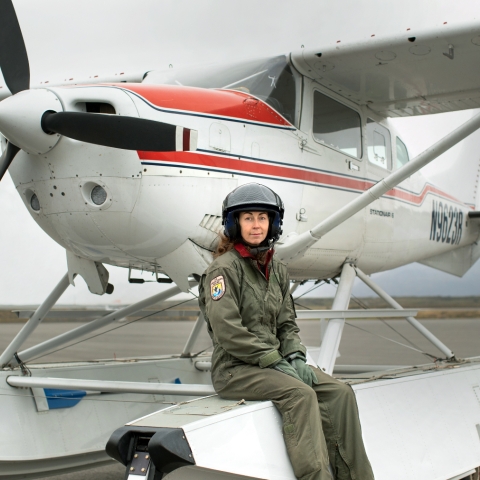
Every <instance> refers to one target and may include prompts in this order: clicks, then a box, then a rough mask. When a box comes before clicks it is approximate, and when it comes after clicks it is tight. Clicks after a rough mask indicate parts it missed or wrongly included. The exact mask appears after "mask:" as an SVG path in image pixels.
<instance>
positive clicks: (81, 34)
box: [0, 0, 480, 305]
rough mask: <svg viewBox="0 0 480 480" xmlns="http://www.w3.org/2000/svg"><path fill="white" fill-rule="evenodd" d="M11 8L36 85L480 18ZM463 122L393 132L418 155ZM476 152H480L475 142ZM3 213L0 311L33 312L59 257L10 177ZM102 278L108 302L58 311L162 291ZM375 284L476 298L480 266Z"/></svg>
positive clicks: (215, 7) (58, 271)
mask: <svg viewBox="0 0 480 480" xmlns="http://www.w3.org/2000/svg"><path fill="white" fill-rule="evenodd" d="M14 4H15V7H16V9H17V14H18V17H19V21H20V24H21V27H22V30H23V32H24V37H25V41H26V44H27V50H28V54H29V58H30V67H31V72H32V82H33V83H36V82H40V81H45V80H50V81H51V82H55V81H62V80H63V79H64V78H72V77H75V78H86V77H89V76H90V75H102V74H112V73H118V72H137V71H138V72H144V71H147V70H150V69H166V68H168V66H169V65H170V64H171V65H174V66H175V67H179V66H185V65H189V64H206V63H213V62H225V61H228V62H232V61H235V60H238V59H243V58H254V57H260V56H266V55H274V54H278V53H287V52H289V51H292V50H298V49H299V48H301V47H302V46H304V47H305V48H317V47H319V48H321V47H322V46H324V45H330V44H332V43H335V42H336V41H337V40H342V41H343V42H349V41H355V40H361V39H364V38H369V37H370V36H371V35H372V34H375V35H376V36H377V37H379V36H382V35H388V34H390V33H391V32H397V31H398V32H399V31H404V29H406V28H410V29H411V31H412V32H413V33H415V31H416V29H417V30H418V29H420V28H421V27H422V23H423V22H428V26H429V27H431V28H434V27H436V26H438V25H441V24H443V22H444V21H447V20H448V22H449V23H455V22H460V21H469V22H471V21H472V20H474V19H475V18H478V15H479V9H480V4H479V2H476V1H473V0H471V1H464V0H460V1H458V0H457V1H456V2H455V8H452V2H451V1H442V0H436V1H435V2H434V5H435V8H434V9H432V1H431V0H420V1H419V0H415V1H412V0H404V1H402V2H396V1H393V0H390V1H388V0H381V1H377V0H366V1H358V0H355V1H351V0H343V1H341V2H332V1H328V2H327V1H319V0H315V1H296V2H291V1H289V0H262V1H261V2H259V1H258V0H242V1H237V0H229V1H228V2H226V1H220V0H218V1H200V0H199V1H191V0H190V1H187V0H172V1H157V0H155V1H153V0H151V1H146V0H137V1H136V2H122V1H119V0H102V1H98V0H95V1H92V0H82V2H66V1H64V0H63V1H62V0H50V1H48V0H47V1H46V0H43V1H42V2H38V1H35V0H22V1H21V2H18V1H17V2H14ZM0 14H1V12H0ZM0 84H3V78H2V77H1V75H0ZM470 116H471V113H469V112H461V113H453V114H447V115H442V116H439V115H437V116H435V117H432V118H414V119H401V120H398V121H396V125H397V127H398V128H399V129H400V131H401V132H402V136H403V138H404V140H405V141H406V143H407V144H408V146H409V149H410V152H411V153H419V152H420V151H422V150H423V149H424V148H426V147H428V146H429V145H430V144H431V143H433V142H434V141H435V140H437V139H438V138H441V136H442V135H444V134H446V133H448V132H449V131H451V130H452V129H453V128H454V127H455V126H457V125H459V124H460V123H462V122H463V121H465V120H466V119H468V118H469V117H470ZM476 144H477V145H480V139H479V141H478V142H476ZM470 150H473V149H472V148H470V147H469V149H468V153H469V161H477V162H478V155H479V154H478V153H476V152H479V151H480V149H478V148H477V149H476V151H475V150H473V152H470ZM460 151H462V150H461V147H459V149H458V150H456V152H452V154H451V155H450V157H449V158H445V159H444V160H443V162H442V161H439V162H437V163H436V164H435V165H432V166H431V167H428V168H427V172H426V173H427V174H429V175H434V176H435V175H436V174H437V175H436V180H438V181H441V176H439V175H438V174H439V173H441V172H445V170H446V169H448V168H450V166H451V165H452V162H457V161H458V158H459V157H460V155H458V153H459V152H460ZM475 155H476V157H475ZM461 168H463V164H462V167H461ZM465 171H467V169H465ZM443 177H444V178H445V177H446V175H445V174H444V175H443ZM451 186H452V185H450V187H451ZM454 188H456V189H457V190H458V191H460V192H461V191H462V189H463V183H462V182H461V181H459V180H457V184H456V185H454ZM0 205H1V209H0V266H1V269H2V273H1V275H0V305H12V304H24V305H25V304H36V303H39V302H41V301H42V300H43V299H44V298H45V296H46V295H48V293H49V292H50V291H51V289H52V288H53V286H54V285H55V284H56V283H57V282H58V281H59V279H60V278H61V277H62V275H63V274H64V273H65V271H66V260H65V252H64V251H63V249H62V248H61V247H59V246H58V245H57V244H55V242H53V240H51V239H50V238H49V237H48V236H47V235H46V234H45V233H44V232H43V231H42V230H41V229H40V228H39V227H38V226H37V224H36V223H35V222H34V221H33V219H32V218H31V217H30V214H29V213H28V212H27V211H26V209H25V207H24V206H23V203H22V202H21V200H20V197H19V196H18V194H17V193H16V192H15V189H14V187H13V183H12V181H11V179H10V177H9V175H7V176H6V177H5V178H4V179H3V181H2V182H1V184H0ZM108 269H109V270H110V272H111V278H112V280H111V282H112V283H114V285H115V293H114V294H113V295H111V296H107V295H104V296H103V297H98V296H93V295H91V294H89V292H88V291H87V289H86V287H85V284H84V282H83V280H82V279H78V280H77V287H75V288H72V287H69V289H68V290H67V292H66V293H65V295H64V296H63V297H62V298H61V303H66V304H73V303H77V304H85V303H87V304H88V303H90V304H98V303H131V302H132V301H135V300H139V299H141V298H144V297H146V296H148V295H150V294H152V293H156V292H157V291H158V290H159V288H161V287H160V286H158V285H157V284H155V283H150V284H144V285H129V284H128V283H127V274H126V271H125V270H123V269H118V268H114V267H110V266H108ZM374 278H375V279H376V280H377V281H378V282H379V283H380V284H381V285H382V286H383V287H384V288H386V289H387V290H388V291H389V292H390V293H391V294H393V295H438V294H441V295H478V294H479V293H480V288H479V285H480V264H477V265H476V266H474V267H473V268H472V269H471V271H470V272H468V273H467V274H466V275H465V277H464V278H463V279H458V278H455V277H452V276H451V275H447V274H443V273H441V272H438V271H436V270H433V269H430V268H427V267H423V266H421V265H409V266H406V267H402V268H400V269H397V270H395V271H391V272H384V273H380V274H376V275H374ZM355 292H356V293H357V294H359V295H363V294H367V292H368V291H367V290H366V289H361V288H356V290H355ZM312 293H313V292H312ZM332 293H333V292H332V291H331V290H328V289H323V290H320V291H318V290H317V291H315V294H320V295H327V296H328V295H331V294H332Z"/></svg>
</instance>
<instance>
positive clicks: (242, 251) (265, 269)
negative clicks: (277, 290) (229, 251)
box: [234, 243, 274, 280]
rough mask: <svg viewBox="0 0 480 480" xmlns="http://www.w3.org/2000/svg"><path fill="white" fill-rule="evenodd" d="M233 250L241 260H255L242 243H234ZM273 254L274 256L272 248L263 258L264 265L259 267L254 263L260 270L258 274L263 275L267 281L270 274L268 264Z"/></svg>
mask: <svg viewBox="0 0 480 480" xmlns="http://www.w3.org/2000/svg"><path fill="white" fill-rule="evenodd" d="M234 248H235V250H236V251H237V252H238V253H239V254H240V255H241V256H242V257H243V258H252V259H255V256H254V255H252V254H251V253H250V250H248V248H247V247H246V246H245V245H244V244H243V243H236V244H235V246H234ZM273 254H274V250H273V248H271V249H270V250H268V252H267V255H266V257H265V265H261V264H259V263H258V262H256V263H257V267H258V269H259V270H260V272H262V273H263V274H264V276H265V278H266V279H267V280H268V277H269V273H270V269H269V265H270V262H271V261H272V258H273Z"/></svg>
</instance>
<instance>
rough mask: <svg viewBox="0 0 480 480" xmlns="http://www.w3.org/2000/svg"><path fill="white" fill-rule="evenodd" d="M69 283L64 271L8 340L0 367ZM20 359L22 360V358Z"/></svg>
mask: <svg viewBox="0 0 480 480" xmlns="http://www.w3.org/2000/svg"><path fill="white" fill-rule="evenodd" d="M69 285H70V282H69V280H68V273H66V274H65V275H64V276H63V277H62V279H61V280H60V282H58V285H57V286H56V287H55V288H54V289H53V291H52V293H50V295H49V296H48V297H47V298H46V299H45V301H44V302H43V303H42V304H41V305H40V306H39V307H38V308H37V310H36V311H35V313H34V314H33V315H32V316H31V317H30V318H29V320H28V322H27V323H26V324H25V325H24V326H23V328H22V329H21V330H20V331H19V332H18V334H17V336H16V337H15V338H14V339H13V340H12V341H11V342H10V345H9V346H8V347H7V348H6V349H5V351H4V352H3V353H2V355H1V356H0V367H5V366H6V365H8V364H9V363H10V361H11V360H12V359H13V355H14V354H15V353H16V352H17V351H18V349H19V348H20V347H21V346H22V345H23V343H24V342H25V340H26V339H27V338H28V337H29V336H30V334H31V333H32V332H33V331H34V330H35V329H36V328H37V327H38V325H40V322H41V321H42V320H43V319H44V318H45V317H46V316H47V314H48V312H49V311H50V310H51V309H52V307H53V306H54V305H55V304H56V303H57V301H58V299H59V298H60V297H61V296H62V295H63V293H64V292H65V290H66V289H67V288H68V286H69ZM20 360H22V361H23V359H22V358H20ZM15 363H16V362H15Z"/></svg>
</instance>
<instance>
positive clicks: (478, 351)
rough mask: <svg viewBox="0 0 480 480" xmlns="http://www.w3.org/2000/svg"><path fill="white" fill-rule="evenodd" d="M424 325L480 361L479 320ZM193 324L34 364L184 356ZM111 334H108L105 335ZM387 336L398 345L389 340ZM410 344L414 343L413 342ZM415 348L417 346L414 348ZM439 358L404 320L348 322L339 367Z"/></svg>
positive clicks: (120, 335)
mask: <svg viewBox="0 0 480 480" xmlns="http://www.w3.org/2000/svg"><path fill="white" fill-rule="evenodd" d="M421 323H422V324H423V325H424V326H425V327H427V328H428V329H429V330H430V331H431V332H432V333H434V334H435V335H436V336H437V337H438V338H440V339H441V340H442V342H444V343H445V344H446V345H447V346H448V347H449V348H450V349H452V350H453V351H454V352H455V354H456V356H457V357H458V358H465V357H471V356H480V342H479V341H478V339H479V338H480V318H472V319H440V320H422V321H421ZM298 324H299V327H300V335H301V337H302V340H303V343H305V344H306V345H309V346H318V345H319V342H320V325H319V322H318V321H312V320H301V321H299V322H298ZM78 326H79V324H78V323H57V322H52V323H45V324H43V325H40V326H39V327H38V328H37V330H36V331H35V332H34V333H33V334H32V336H31V338H30V339H28V341H27V342H26V343H25V345H24V346H23V347H22V348H28V347H29V346H31V345H35V344H37V343H39V342H42V341H44V340H47V339H49V338H51V337H53V336H55V335H59V334H61V333H63V332H66V331H68V330H70V329H72V328H76V327H78ZM21 327H22V325H21V324H18V323H3V324H0V349H3V348H5V347H6V346H7V345H8V344H9V342H10V341H11V339H12V338H13V337H14V336H15V335H16V333H17V332H18V331H19V330H20V328H21ZM192 327H193V322H190V321H150V322H149V321H138V322H134V323H131V324H125V323H124V324H122V323H116V324H112V325H110V326H109V327H107V328H106V329H104V330H101V331H99V332H95V333H93V334H90V337H93V336H94V335H96V336H95V337H94V338H90V339H89V340H88V341H80V342H79V343H77V344H76V345H72V346H70V347H68V348H64V349H61V350H58V351H57V352H54V353H52V354H50V355H47V356H44V357H42V358H38V359H37V360H36V362H42V363H43V362H56V361H69V360H92V359H96V358H97V359H98V358H109V359H111V358H121V357H131V356H145V355H158V354H175V353H180V352H181V351H182V349H183V346H184V344H185V342H186V340H187V338H188V335H189V333H190V330H191V328H192ZM110 329H112V331H110V332H107V330H110ZM381 337H387V338H390V339H391V340H394V341H395V342H399V343H402V344H405V345H408V347H410V348H407V347H405V346H401V345H399V344H398V343H393V342H391V341H388V340H386V339H385V338H381ZM409 342H411V343H409ZM412 344H413V345H412ZM209 346H210V339H209V337H208V335H207V333H206V331H205V330H203V331H202V334H201V335H200V337H199V339H198V341H197V344H196V346H195V351H199V350H203V349H207V348H208V347H209ZM414 349H416V350H421V351H422V352H425V353H429V354H431V355H434V356H437V355H438V356H440V355H441V354H440V352H439V351H438V350H437V349H436V348H435V347H434V346H433V345H431V344H430V343H429V342H428V341H427V340H425V339H424V337H422V336H421V335H420V334H419V333H418V332H417V331H416V330H415V329H414V328H413V327H412V326H410V325H409V324H408V323H407V322H406V321H405V320H389V321H387V322H382V321H380V320H350V321H348V322H347V325H346V326H345V329H344V333H343V337H342V341H341V344H340V354H341V355H340V357H339V358H338V360H337V364H343V365H351V364H361V365H415V364H422V363H428V362H429V361H430V358H429V357H427V356H426V355H424V354H422V353H420V352H418V351H416V350H414ZM124 473H125V472H124V467H123V466H121V465H117V464H113V465H108V466H105V467H101V468H94V469H90V470H84V471H82V472H74V473H70V474H64V475H59V476H55V477H48V478H47V480H49V479H50V480H122V479H123V478H124Z"/></svg>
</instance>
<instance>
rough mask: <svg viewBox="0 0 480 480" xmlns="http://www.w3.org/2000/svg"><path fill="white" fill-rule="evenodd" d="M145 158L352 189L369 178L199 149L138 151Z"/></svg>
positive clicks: (362, 184) (363, 184)
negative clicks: (218, 153)
mask: <svg viewBox="0 0 480 480" xmlns="http://www.w3.org/2000/svg"><path fill="white" fill-rule="evenodd" d="M138 156H139V157H140V159H141V160H147V161H163V162H168V163H171V164H176V163H177V164H182V165H185V166H186V164H190V165H192V166H193V165H194V166H201V167H206V168H209V167H210V168H214V169H216V170H229V171H232V172H245V173H255V174H259V175H268V176H273V177H283V178H288V179H291V180H300V181H304V182H312V183H322V184H328V185H332V186H337V187H343V188H349V189H352V190H361V191H363V190H364V189H365V185H366V182H364V181H363V180H356V179H354V178H345V177H337V176H335V175H330V174H328V173H322V172H312V171H308V170H301V169H298V168H293V167H282V166H278V165H269V164H266V163H259V162H255V161H248V160H241V159H238V158H229V157H221V156H218V157H217V156H214V155H203V154H200V153H195V152H138Z"/></svg>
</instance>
